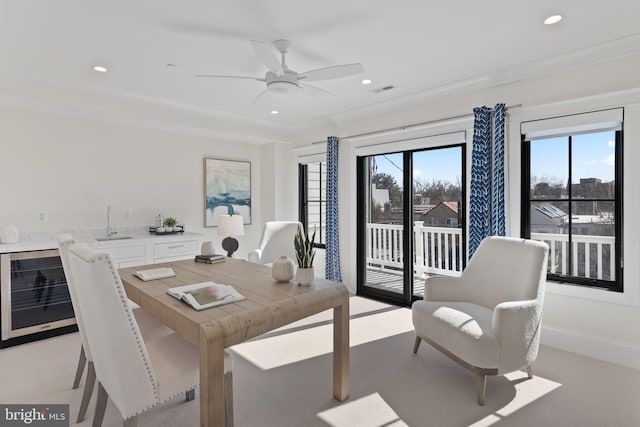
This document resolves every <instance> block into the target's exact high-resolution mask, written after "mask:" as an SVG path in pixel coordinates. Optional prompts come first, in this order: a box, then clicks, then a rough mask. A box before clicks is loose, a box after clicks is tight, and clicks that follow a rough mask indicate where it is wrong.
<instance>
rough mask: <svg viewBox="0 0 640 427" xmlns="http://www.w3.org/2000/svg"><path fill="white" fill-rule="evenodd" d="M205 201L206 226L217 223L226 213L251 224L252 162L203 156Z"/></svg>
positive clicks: (212, 225)
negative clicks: (239, 217) (240, 217)
mask: <svg viewBox="0 0 640 427" xmlns="http://www.w3.org/2000/svg"><path fill="white" fill-rule="evenodd" d="M204 205H205V206H204V225H205V227H215V226H217V225H218V217H219V216H220V215H225V214H234V215H242V218H243V223H244V224H251V162H243V161H238V160H220V159H207V158H205V159H204Z"/></svg>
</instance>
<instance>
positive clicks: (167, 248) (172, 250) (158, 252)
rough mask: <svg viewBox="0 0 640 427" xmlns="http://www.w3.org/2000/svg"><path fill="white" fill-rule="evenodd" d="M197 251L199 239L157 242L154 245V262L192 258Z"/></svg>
mask: <svg viewBox="0 0 640 427" xmlns="http://www.w3.org/2000/svg"><path fill="white" fill-rule="evenodd" d="M197 253H198V241H197V240H181V241H176V242H164V243H156V244H154V245H153V263H154V264H155V263H158V262H170V261H179V260H182V259H191V258H193V257H194V256H195V255H196V254H197Z"/></svg>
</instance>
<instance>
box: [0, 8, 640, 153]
mask: <svg viewBox="0 0 640 427" xmlns="http://www.w3.org/2000/svg"><path fill="white" fill-rule="evenodd" d="M0 5H1V6H0V8H1V9H0V13H1V16H0V18H1V20H2V21H1V23H0V103H2V104H4V105H10V104H14V105H19V106H25V107H31V108H40V109H43V110H47V109H51V110H57V112H59V113H66V114H78V115H81V116H82V115H83V114H84V115H96V114H100V115H102V117H103V118H104V119H106V120H113V121H118V120H119V119H123V120H124V118H125V117H124V116H125V111H126V115H127V117H129V118H131V117H136V118H137V120H138V121H145V120H146V121H147V122H148V123H151V122H154V121H155V122H156V123H158V124H159V123H161V122H163V121H164V122H165V124H166V122H167V121H171V122H173V125H175V126H177V127H179V126H183V127H184V129H185V130H186V129H189V130H191V131H194V130H195V131H196V132H197V131H198V130H200V131H201V133H202V134H207V133H208V132H211V133H213V134H215V133H216V132H217V133H218V134H219V135H231V134H234V133H238V134H245V135H249V134H252V135H254V138H253V139H254V141H252V142H266V141H268V140H284V141H286V140H287V139H288V137H287V135H289V134H290V133H289V132H290V131H291V129H300V128H304V126H306V125H308V124H310V123H318V122H319V121H327V122H328V123H329V122H336V121H340V120H346V119H348V117H349V116H350V115H354V114H358V113H361V112H362V111H364V110H367V111H368V110H371V109H372V108H376V109H377V110H378V111H383V110H384V109H385V108H393V109H398V108H399V107H401V106H402V104H403V103H413V104H415V103H416V102H417V101H420V100H424V101H428V99H429V97H430V96H432V94H433V93H436V92H437V93H439V94H440V95H441V94H442V93H446V92H447V91H450V92H452V93H453V92H455V91H459V90H461V88H464V89H465V90H466V89H468V88H476V89H478V88H488V87H491V86H495V85H498V84H502V83H504V82H507V81H514V80H518V79H524V78H528V77H532V76H533V75H535V74H538V73H547V72H550V71H552V70H556V69H559V68H563V67H570V66H575V65H580V64H584V63H589V62H597V61H603V60H607V59H610V58H615V57H620V56H625V55H631V54H637V53H638V52H640V32H639V30H638V28H639V27H638V21H639V18H640V2H638V1H629V0H607V1H603V0H586V1H585V0H557V1H550V0H538V1H514V0H491V1H488V0H487V1H484V2H478V1H470V0H469V1H442V0H439V1H433V0H398V1H389V0H324V1H314V2H307V1H304V0H270V1H266V0H228V1H221V0H209V1H204V0H181V1H178V0H135V1H130V0H129V1H125V0H110V1H98V0H57V1H56V0H50V1H43V0H14V1H11V0H1V1H0ZM554 12H555V13H562V14H563V15H564V16H565V19H564V20H563V21H561V22H560V23H559V24H557V25H554V26H545V25H543V23H542V21H543V19H544V18H545V17H546V16H547V15H549V14H551V13H554ZM279 38H286V39H289V40H291V41H292V43H293V45H292V47H291V49H290V51H289V54H288V55H287V65H288V66H289V67H290V68H292V69H294V70H296V71H298V72H303V71H307V70H311V69H316V68H320V67H325V66H330V65H339V64H346V63H353V62H360V63H362V64H363V66H364V69H365V72H364V73H363V74H362V75H356V76H351V77H345V78H342V79H337V80H331V81H322V82H314V84H315V85H316V86H318V87H321V88H322V89H325V90H328V91H331V92H333V93H335V94H337V95H338V96H337V97H335V98H333V97H330V96H317V95H316V94H314V93H310V92H309V91H302V92H298V93H295V94H292V95H275V94H268V95H266V96H264V97H262V98H261V99H260V100H258V101H257V102H256V103H253V100H254V99H255V98H256V96H257V95H258V94H260V92H261V91H262V90H263V89H264V83H260V82H257V81H252V80H235V79H213V78H196V77H194V74H231V75H236V74H237V75H243V76H256V77H263V76H264V73H265V71H266V68H265V66H264V65H262V64H261V62H260V61H259V60H258V58H257V57H256V55H255V52H254V51H253V49H252V48H251V45H250V43H249V40H252V39H253V40H261V41H265V42H269V43H270V42H272V41H273V40H275V39H279ZM274 53H275V49H274ZM167 64H175V65H176V66H175V67H167ZM94 65H104V66H105V67H107V68H108V69H109V71H108V72H107V73H104V74H101V73H97V72H95V71H93V69H92V67H93V66H94ZM363 78H369V79H371V80H373V83H372V84H371V85H369V86H364V85H362V84H361V83H360V81H361V80H362V79H363ZM386 85H393V86H396V88H395V89H393V90H391V91H387V92H384V93H374V92H373V90H374V89H378V88H380V87H382V86H386ZM125 104H126V105H127V108H126V109H124V108H123V107H122V106H123V105H125ZM153 109H156V110H158V109H160V110H161V109H164V110H166V111H171V113H172V114H171V116H170V117H171V118H170V119H167V116H161V115H152V114H151V113H149V111H151V110H153ZM273 109H277V110H279V112H280V114H279V115H277V116H273V115H271V114H270V111H271V110H273ZM145 112H146V113H145ZM145 114H146V115H145ZM247 129H251V131H248V130H247Z"/></svg>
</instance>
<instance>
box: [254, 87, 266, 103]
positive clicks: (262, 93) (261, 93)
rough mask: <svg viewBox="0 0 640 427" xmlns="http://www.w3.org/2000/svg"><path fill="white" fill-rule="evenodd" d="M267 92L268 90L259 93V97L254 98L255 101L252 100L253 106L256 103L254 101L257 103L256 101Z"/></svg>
mask: <svg viewBox="0 0 640 427" xmlns="http://www.w3.org/2000/svg"><path fill="white" fill-rule="evenodd" d="M267 92H269V89H265V90H263V91H262V92H260V95H258V96H256V99H254V100H253V103H254V104H255V103H256V101H257V100H258V99H260V97H261V96H262V95H264V94H265V93H267Z"/></svg>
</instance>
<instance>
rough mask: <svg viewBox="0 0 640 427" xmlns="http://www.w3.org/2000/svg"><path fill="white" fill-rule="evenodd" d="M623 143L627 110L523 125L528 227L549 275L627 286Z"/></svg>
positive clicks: (618, 288) (525, 233)
mask: <svg viewBox="0 0 640 427" xmlns="http://www.w3.org/2000/svg"><path fill="white" fill-rule="evenodd" d="M612 112H613V113H612ZM585 116H586V117H585ZM560 123H562V126H560V125H559V124H560ZM622 142H623V131H622V110H621V109H616V110H605V111H604V112H596V113H587V114H583V115H577V116H566V117H560V118H554V119H548V120H540V121H536V122H527V123H523V124H522V230H521V231H522V236H523V237H526V238H531V239H535V240H542V241H545V242H546V243H547V244H548V245H549V248H550V251H549V264H548V276H547V277H548V279H549V280H553V281H560V282H565V283H574V284H580V285H587V286H592V287H599V288H606V289H610V290H614V291H619V292H622V265H623V264H622V261H623V257H622V241H621V240H622V215H621V214H622Z"/></svg>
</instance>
